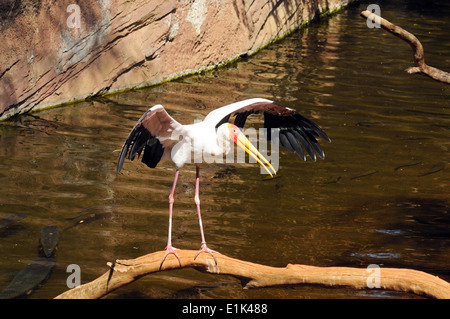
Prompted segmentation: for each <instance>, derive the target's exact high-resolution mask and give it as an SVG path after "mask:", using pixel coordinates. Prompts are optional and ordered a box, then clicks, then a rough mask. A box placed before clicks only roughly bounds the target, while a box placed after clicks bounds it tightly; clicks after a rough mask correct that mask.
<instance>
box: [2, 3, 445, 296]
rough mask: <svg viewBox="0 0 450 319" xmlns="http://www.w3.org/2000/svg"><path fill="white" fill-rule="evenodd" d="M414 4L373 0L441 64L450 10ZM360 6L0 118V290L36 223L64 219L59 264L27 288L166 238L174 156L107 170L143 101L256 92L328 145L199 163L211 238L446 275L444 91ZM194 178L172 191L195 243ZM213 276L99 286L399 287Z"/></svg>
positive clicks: (90, 275) (272, 251)
mask: <svg viewBox="0 0 450 319" xmlns="http://www.w3.org/2000/svg"><path fill="white" fill-rule="evenodd" d="M411 3H412V2H411V1H405V2H404V4H403V2H401V3H400V4H399V3H396V4H395V5H390V4H388V3H386V4H383V15H384V16H385V17H386V18H387V19H388V20H391V21H393V22H394V21H395V22H396V23H397V24H399V25H401V26H402V27H404V28H405V29H407V30H410V31H411V32H414V33H416V35H417V36H418V37H419V39H421V41H423V42H424V45H425V51H426V54H427V62H428V63H430V65H433V66H436V67H442V68H443V69H448V67H449V65H450V60H449V58H448V57H449V56H450V47H449V43H448V41H447V39H448V30H450V25H449V21H450V20H449V19H443V18H442V15H444V16H448V15H449V14H450V9H449V7H448V5H445V6H444V5H440V7H439V15H437V13H436V14H430V12H429V11H427V10H428V9H427V10H426V11H427V12H423V11H421V10H418V11H416V10H412V11H411V10H410V9H409V6H410V5H411ZM366 6H367V5H366ZM362 7H364V4H361V5H360V7H353V8H350V9H349V10H347V11H344V12H342V13H339V14H337V15H335V16H333V17H331V18H330V19H325V20H322V21H320V22H315V23H312V24H311V25H309V27H308V28H307V29H304V30H302V31H300V32H296V33H294V34H292V35H291V36H289V37H288V38H286V39H284V40H282V41H280V42H278V43H276V44H274V45H271V46H269V47H268V48H266V49H264V50H262V51H261V52H259V53H258V54H256V55H255V56H253V57H250V58H246V59H244V60H242V61H240V62H238V63H234V64H232V65H230V66H228V67H226V68H223V69H219V70H213V71H210V72H206V73H204V74H201V75H197V76H191V77H187V78H184V79H182V80H178V81H174V82H170V83H166V84H164V85H161V86H158V87H153V88H148V89H144V90H138V91H133V92H127V93H122V94H118V95H112V96H108V97H105V98H101V99H97V100H95V101H89V102H83V103H79V104H76V105H73V106H68V107H64V108H58V109H53V110H49V111H45V112H40V113H37V114H33V115H25V116H21V117H18V118H16V119H14V120H11V121H8V122H3V123H0V145H1V147H0V181H1V183H2V185H3V187H2V188H1V190H0V218H1V219H3V218H8V216H11V215H14V214H24V215H26V216H27V217H26V218H23V219H21V220H17V221H16V222H14V223H13V224H11V225H9V226H8V228H7V231H5V232H3V230H2V233H0V235H1V234H3V235H1V238H2V241H1V243H0V249H1V251H2V255H3V258H2V259H0V269H2V272H0V289H2V288H3V287H6V286H7V285H8V283H9V282H10V281H11V279H12V278H13V277H14V275H15V274H16V273H17V272H18V271H20V270H21V269H22V268H23V267H24V266H25V265H26V264H28V263H29V262H30V261H31V260H32V259H33V258H35V256H36V249H37V241H38V237H39V230H40V229H41V228H42V227H43V226H45V225H57V226H59V227H60V229H61V239H60V243H59V249H58V251H57V255H56V261H57V265H56V268H55V269H54V271H53V273H52V276H51V278H50V279H49V280H48V282H47V283H46V284H45V285H44V286H43V287H42V288H41V289H40V290H37V291H35V292H34V293H33V294H32V295H31V296H30V297H31V298H39V297H42V298H50V297H53V296H55V295H57V294H59V293H60V292H62V291H64V290H66V289H67V287H66V286H65V282H66V278H67V273H66V272H65V269H66V267H67V265H69V264H72V263H77V264H78V265H80V267H81V269H82V282H87V281H89V280H92V279H95V278H96V277H97V276H99V275H100V274H102V273H104V272H105V271H106V267H105V264H106V262H107V261H111V260H114V259H115V258H133V257H136V256H140V255H143V254H146V253H148V252H152V251H156V250H161V249H163V248H164V245H165V243H166V236H167V221H168V202H167V196H168V193H169V191H170V186H171V183H172V179H173V174H174V168H173V167H170V166H168V165H160V166H158V167H157V168H156V169H154V170H150V169H148V168H147V167H145V166H144V165H143V164H142V163H140V162H129V161H127V162H126V164H125V166H124V170H123V172H122V173H121V174H120V175H118V176H116V174H115V164H116V160H117V156H118V150H119V149H120V147H121V145H122V143H123V141H124V139H125V138H126V136H127V134H128V133H129V130H130V128H131V127H132V125H134V123H135V122H136V120H137V119H138V118H139V117H140V116H141V115H142V113H143V112H144V111H145V110H147V109H148V107H149V106H151V105H154V104H158V103H160V104H163V105H164V106H165V107H166V109H167V110H168V111H169V112H170V114H172V115H173V116H174V117H175V118H177V119H179V121H180V122H182V123H184V124H190V123H193V122H194V121H195V120H196V119H201V118H203V117H204V116H205V115H206V114H207V113H208V112H210V111H211V110H213V109H215V108H216V107H219V106H222V105H225V104H228V103H230V102H233V101H237V100H242V99H245V98H250V97H255V96H258V97H263V98H269V99H275V100H277V101H279V102H280V103H282V104H285V105H288V106H290V107H295V108H297V109H298V110H299V111H300V112H301V113H303V114H304V115H305V116H307V117H310V118H313V119H315V121H316V122H317V123H319V124H320V126H321V127H323V128H324V129H325V131H326V132H327V134H328V135H329V136H330V138H331V139H332V143H331V144H326V145H324V150H325V153H326V159H325V160H324V161H321V160H319V161H317V162H315V163H312V162H311V161H309V160H308V161H307V162H303V161H300V160H299V159H298V157H297V155H295V154H291V153H289V152H288V151H286V150H280V151H281V155H282V157H281V159H280V170H279V173H278V175H277V177H276V178H274V179H272V180H267V179H265V178H264V177H263V176H261V175H260V174H259V168H258V167H257V166H255V165H248V164H244V165H210V166H208V167H205V168H204V169H203V170H202V176H203V178H202V182H201V183H202V188H201V192H202V193H201V199H202V213H203V218H204V227H205V232H206V240H207V241H208V245H209V246H210V247H211V248H212V249H216V250H218V251H220V252H222V253H224V254H227V255H230V256H233V257H236V258H241V259H244V260H249V261H253V262H258V263H264V264H268V265H274V266H285V265H286V264H288V263H305V264H311V265H322V266H332V265H345V266H358V267H366V266H367V265H369V264H371V263H376V264H380V265H381V266H393V267H395V266H398V267H411V268H415V269H419V270H425V271H429V272H431V273H433V274H435V275H439V276H441V277H443V278H446V279H448V280H450V274H449V273H448V265H449V264H450V248H449V236H448V234H449V231H448V229H449V224H450V220H449V219H448V207H449V203H448V195H449V192H448V189H449V178H448V172H447V170H448V163H449V150H448V148H449V144H448V141H449V136H450V135H449V128H450V115H449V113H448V109H449V108H448V107H449V106H450V105H449V102H448V101H449V95H450V91H449V90H450V89H449V87H448V86H445V85H443V84H441V83H437V82H434V81H432V80H430V79H427V78H425V77H422V76H411V75H408V74H406V73H405V72H404V71H403V70H404V69H405V68H406V67H408V66H410V64H411V63H412V62H411V61H412V58H411V56H410V55H411V52H410V49H409V47H408V46H407V45H406V44H405V43H403V42H402V41H399V40H398V39H396V38H394V37H392V36H391V35H388V34H386V33H385V32H384V31H383V30H368V29H367V27H366V26H365V21H364V20H363V19H361V18H360V17H359V15H358V13H359V11H361V10H360V9H361V8H362ZM425 18H426V20H425ZM194 177H195V168H194V167H193V166H187V167H186V168H185V169H184V170H183V171H182V173H181V175H180V180H179V185H178V188H177V190H176V194H175V216H174V233H173V239H174V245H175V246H176V247H179V248H188V249H197V248H199V246H200V234H199V228H198V222H197V217H196V212H195V204H194V194H193V189H194ZM222 280H223V281H222ZM221 283H223V284H220V285H218V284H217V278H216V277H214V276H208V275H205V274H198V273H197V272H195V271H191V270H186V271H184V270H183V271H181V272H173V273H166V274H158V275H156V276H151V277H148V278H143V279H141V280H140V281H139V282H138V283H135V284H133V285H131V286H130V287H126V288H124V289H123V290H121V291H120V292H117V293H116V294H115V295H112V297H114V296H119V297H120V296H123V297H126V296H138V297H152V298H154V297H156V298H165V297H183V296H188V297H193V298H198V297H200V298H202V297H203V298H220V297H225V298H230V297H232V298H233V297H237V298H253V297H254V298H297V297H319V298H321V297H335V296H341V297H351V298H359V297H364V298H377V297H383V298H385V297H402V296H403V295H398V294H395V293H391V292H374V291H364V292H355V291H352V290H347V289H336V290H335V289H333V290H331V291H330V290H327V289H322V288H311V287H300V288H299V287H297V288H286V287H284V288H271V289H260V290H259V289H258V290H246V291H243V290H242V289H241V287H240V284H239V282H237V281H236V280H235V279H232V278H221Z"/></svg>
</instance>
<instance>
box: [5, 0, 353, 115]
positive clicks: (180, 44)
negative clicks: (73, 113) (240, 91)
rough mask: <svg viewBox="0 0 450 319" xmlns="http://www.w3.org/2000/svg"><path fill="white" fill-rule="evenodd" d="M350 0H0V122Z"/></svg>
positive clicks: (128, 83)
mask: <svg viewBox="0 0 450 319" xmlns="http://www.w3.org/2000/svg"><path fill="white" fill-rule="evenodd" d="M350 1H351V0H290V1H288V0H286V1H276V0H190V1H188V0H135V1H127V0H83V1H77V0H61V1H56V0H3V1H2V3H1V4H0V19H1V21H0V34H1V37H0V39H1V42H2V45H1V46H0V58H1V64H0V119H6V118H8V117H10V116H13V115H15V114H19V113H23V112H28V111H30V110H33V109H39V108H46V107H50V106H54V105H58V104H62V103H66V102H70V101H74V100H80V99H83V98H87V97H91V96H96V95H102V94H105V93H108V92H115V91H119V90H123V89H127V88H133V87H140V86H146V85H150V84H155V83H160V82H163V81H166V80H169V79H172V78H175V77H178V76H181V75H184V74H187V73H192V72H195V71H200V70H203V69H205V68H209V67H213V66H216V65H219V64H221V63H225V62H227V61H230V60H232V59H235V58H237V57H239V56H240V55H243V54H251V53H253V52H254V51H256V50H258V49H259V48H261V47H262V46H264V45H266V44H267V43H269V42H270V41H272V40H274V39H276V38H278V37H281V36H283V35H284V34H286V33H287V32H289V31H291V30H293V29H295V28H297V27H298V26H300V25H301V24H302V23H304V22H306V21H308V20H310V19H311V18H313V17H314V15H315V14H317V13H318V12H324V11H333V10H336V9H338V8H340V7H342V6H344V5H346V4H348V3H349V2H350Z"/></svg>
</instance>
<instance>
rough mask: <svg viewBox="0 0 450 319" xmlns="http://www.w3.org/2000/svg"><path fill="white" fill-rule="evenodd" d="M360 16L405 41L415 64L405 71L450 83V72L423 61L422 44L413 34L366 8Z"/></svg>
mask: <svg viewBox="0 0 450 319" xmlns="http://www.w3.org/2000/svg"><path fill="white" fill-rule="evenodd" d="M361 16H362V17H363V18H366V19H371V20H372V22H373V23H379V24H380V26H381V27H382V28H383V29H384V30H386V31H388V32H389V33H391V34H393V35H395V36H396V37H398V38H400V39H402V40H404V41H406V42H407V43H408V44H409V45H410V46H411V48H412V50H413V58H414V65H415V66H414V67H410V68H407V69H406V70H405V71H406V72H408V73H409V74H413V73H422V74H425V75H427V76H429V77H430V78H432V79H434V80H436V81H440V82H443V83H447V84H450V73H448V72H444V71H442V70H439V69H436V68H433V67H431V66H429V65H427V64H426V63H425V57H424V50H423V46H422V44H421V43H420V41H419V40H418V39H417V38H416V37H415V36H414V35H413V34H411V33H409V32H408V31H406V30H404V29H402V28H400V27H399V26H396V25H395V24H392V23H391V22H389V21H388V20H386V19H384V18H382V17H380V16H378V15H376V14H375V13H372V12H369V11H367V10H366V11H363V12H361Z"/></svg>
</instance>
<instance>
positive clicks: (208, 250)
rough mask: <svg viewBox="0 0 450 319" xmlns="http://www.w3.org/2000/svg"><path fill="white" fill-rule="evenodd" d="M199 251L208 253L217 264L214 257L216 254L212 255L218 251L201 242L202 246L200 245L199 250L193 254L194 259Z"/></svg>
mask: <svg viewBox="0 0 450 319" xmlns="http://www.w3.org/2000/svg"><path fill="white" fill-rule="evenodd" d="M200 253H207V254H210V255H211V256H212V257H213V258H214V262H215V263H216V265H217V259H216V256H214V254H220V253H219V252H217V251H215V250H212V249H209V248H208V246H206V243H202V246H201V248H200V250H199V251H198V252H197V254H195V257H194V260H195V259H196V258H197V256H198V255H199V254H200Z"/></svg>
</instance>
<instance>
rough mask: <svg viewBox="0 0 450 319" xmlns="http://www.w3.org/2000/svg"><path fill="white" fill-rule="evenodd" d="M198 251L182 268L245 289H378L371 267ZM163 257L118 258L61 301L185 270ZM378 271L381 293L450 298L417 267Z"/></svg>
mask: <svg viewBox="0 0 450 319" xmlns="http://www.w3.org/2000/svg"><path fill="white" fill-rule="evenodd" d="M196 253H197V251H194V250H177V254H178V256H179V257H180V260H181V264H182V267H181V268H188V267H189V268H194V269H196V270H199V271H202V272H207V273H211V274H217V275H228V276H233V277H236V278H238V279H240V280H241V281H242V282H244V283H245V287H246V288H257V287H267V286H278V285H298V284H317V285H324V286H329V287H336V286H347V287H352V288H356V289H367V288H372V287H371V286H373V285H372V276H373V274H372V273H371V272H369V271H368V269H367V268H350V267H315V266H307V265H291V264H289V265H287V266H286V267H270V266H265V265H259V264H255V263H251V262H247V261H243V260H239V259H234V258H231V257H227V256H225V255H221V254H218V253H217V254H216V258H217V265H216V264H215V262H214V260H213V258H212V257H211V255H209V254H200V255H199V256H198V257H197V259H196V260H194V256H195V254H196ZM163 256H164V251H159V252H155V253H151V254H148V255H145V256H142V257H139V258H136V259H132V260H116V261H115V262H114V263H108V266H109V267H110V269H109V270H108V271H107V272H106V273H104V274H103V275H102V276H100V277H99V278H97V279H95V280H94V281H91V282H89V283H86V284H84V285H81V286H79V287H77V288H74V289H71V290H68V291H66V292H64V293H62V294H61V295H59V296H57V297H56V298H70V299H76V298H83V299H95V298H101V297H103V296H105V295H107V294H108V293H110V292H112V291H114V290H116V289H118V288H120V287H122V286H124V285H127V284H129V283H131V282H133V281H135V280H137V279H139V278H141V277H142V276H145V275H148V274H152V273H156V272H159V271H165V270H169V269H180V265H179V263H178V260H177V259H176V258H175V257H174V256H173V255H169V256H168V257H167V259H166V260H165V261H164V265H163V267H162V270H161V269H160V263H161V260H162V258H163ZM379 270H380V272H379V287H380V288H382V289H386V290H395V291H403V292H412V293H415V294H419V295H426V296H430V297H434V298H450V283H448V282H446V281H444V280H442V279H440V278H438V277H436V276H433V275H430V274H427V273H424V272H422V271H417V270H412V269H398V268H380V269H379Z"/></svg>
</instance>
